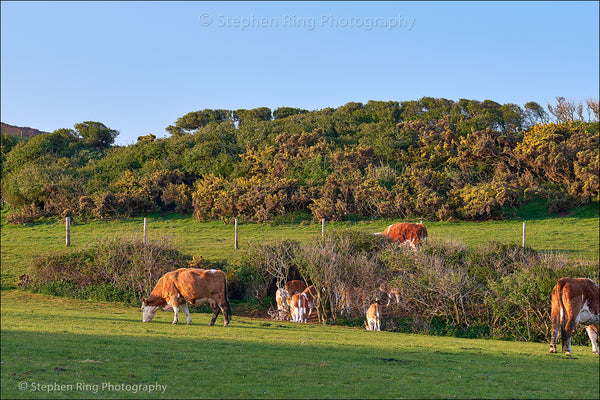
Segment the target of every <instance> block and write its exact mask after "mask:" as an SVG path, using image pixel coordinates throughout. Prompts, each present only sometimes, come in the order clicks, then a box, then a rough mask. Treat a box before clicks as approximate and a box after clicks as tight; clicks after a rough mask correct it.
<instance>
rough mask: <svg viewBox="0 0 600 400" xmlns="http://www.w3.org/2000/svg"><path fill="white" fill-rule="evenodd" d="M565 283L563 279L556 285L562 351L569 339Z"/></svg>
mask: <svg viewBox="0 0 600 400" xmlns="http://www.w3.org/2000/svg"><path fill="white" fill-rule="evenodd" d="M565 283H566V282H564V281H563V280H562V279H560V280H559V281H558V283H557V284H556V286H557V287H558V293H557V295H558V306H559V314H558V322H559V325H560V344H561V346H562V351H563V353H564V351H565V342H566V340H567V326H566V325H567V319H568V318H567V310H566V309H565V304H564V303H563V296H562V294H563V288H564V286H565Z"/></svg>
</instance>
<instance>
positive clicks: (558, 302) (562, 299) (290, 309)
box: [142, 223, 600, 354]
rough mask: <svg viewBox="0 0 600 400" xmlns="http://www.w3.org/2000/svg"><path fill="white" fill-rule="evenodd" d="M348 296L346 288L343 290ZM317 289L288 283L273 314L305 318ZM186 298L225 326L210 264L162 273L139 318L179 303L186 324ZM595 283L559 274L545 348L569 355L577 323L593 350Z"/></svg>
mask: <svg viewBox="0 0 600 400" xmlns="http://www.w3.org/2000/svg"><path fill="white" fill-rule="evenodd" d="M382 234H383V235H385V236H387V237H389V238H390V239H392V240H396V241H399V242H408V244H409V245H410V246H412V247H413V248H415V249H417V248H418V245H419V243H420V242H421V241H424V240H427V230H426V229H425V226H423V224H408V223H402V224H394V225H390V226H389V227H388V228H387V229H386V230H385V231H384V232H383V233H382ZM380 293H386V294H387V295H388V303H387V304H388V305H389V304H390V301H391V299H395V300H396V301H397V302H399V301H400V297H399V296H398V293H397V292H396V291H394V290H392V289H391V288H389V287H386V286H385V285H382V286H381V287H380ZM347 295H348V296H351V293H348V294H347ZM318 297H319V291H318V290H317V288H316V287H315V286H314V285H310V286H307V285H306V284H305V283H304V282H302V281H299V280H292V281H289V282H287V283H286V284H285V285H284V287H282V288H278V289H277V292H276V293H275V299H276V302H277V318H278V319H280V320H284V319H289V320H290V321H292V322H303V323H306V322H307V321H308V317H309V316H310V315H311V314H312V313H313V311H314V310H316V305H317V300H318ZM188 303H190V304H192V305H200V304H204V303H208V304H209V305H210V306H211V307H212V308H213V311H214V312H213V316H212V319H211V320H210V323H209V325H214V323H215V320H216V319H217V317H218V315H219V312H223V317H224V320H225V322H224V326H227V325H229V320H230V318H231V307H230V305H229V298H228V294H227V278H226V275H225V273H224V272H223V271H220V270H215V269H210V270H205V269H191V268H181V269H178V270H176V271H172V272H168V273H166V274H165V275H163V276H162V277H161V278H160V279H159V281H158V283H157V285H156V286H155V287H154V289H153V290H152V293H150V296H148V298H146V299H144V300H143V302H142V311H143V318H142V321H143V322H150V321H151V320H152V318H153V317H154V315H155V314H156V311H157V310H158V309H159V308H163V309H164V310H173V311H174V313H175V316H174V318H173V324H176V323H177V322H178V316H179V307H180V306H181V308H182V309H183V311H184V312H185V316H186V318H187V323H188V324H191V322H192V321H191V319H190V314H189V309H188V305H187V304H188ZM383 307H384V306H383V305H380V304H378V302H376V303H373V304H371V305H370V306H369V307H368V309H367V310H366V312H365V317H366V322H365V327H366V329H367V330H376V331H379V330H380V329H381V314H382V310H383ZM599 314H600V305H599V287H598V284H596V283H595V282H594V281H592V280H591V279H579V278H562V279H560V280H559V281H558V282H557V283H556V285H555V286H554V289H553V290H552V339H551V344H550V352H551V353H556V340H557V338H558V336H559V331H560V337H561V341H562V347H563V350H564V352H565V353H566V354H571V337H572V335H573V333H575V330H576V329H577V326H578V325H580V324H581V325H583V326H585V327H586V330H587V333H588V336H589V338H590V341H591V342H592V351H593V353H594V354H598V346H597V344H596V342H597V338H598V324H599V322H600V317H599Z"/></svg>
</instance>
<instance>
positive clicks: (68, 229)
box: [65, 217, 71, 247]
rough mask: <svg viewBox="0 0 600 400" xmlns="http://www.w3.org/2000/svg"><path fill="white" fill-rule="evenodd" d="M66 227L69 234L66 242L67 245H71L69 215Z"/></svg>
mask: <svg viewBox="0 0 600 400" xmlns="http://www.w3.org/2000/svg"><path fill="white" fill-rule="evenodd" d="M65 227H66V231H67V232H66V234H67V238H66V242H67V247H69V246H70V245H71V217H67V218H65Z"/></svg>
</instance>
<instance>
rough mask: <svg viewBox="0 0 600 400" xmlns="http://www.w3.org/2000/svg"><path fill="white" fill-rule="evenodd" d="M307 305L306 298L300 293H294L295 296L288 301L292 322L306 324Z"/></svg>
mask: <svg viewBox="0 0 600 400" xmlns="http://www.w3.org/2000/svg"><path fill="white" fill-rule="evenodd" d="M307 303H308V300H307V299H306V296H304V295H303V294H302V293H296V294H295V295H293V296H292V298H290V299H288V304H289V306H290V315H291V317H292V322H304V323H306V319H307V316H306V306H307Z"/></svg>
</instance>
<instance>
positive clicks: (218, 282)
mask: <svg viewBox="0 0 600 400" xmlns="http://www.w3.org/2000/svg"><path fill="white" fill-rule="evenodd" d="M201 299H208V302H209V303H210V305H212V306H215V305H219V306H225V308H226V309H227V310H229V308H230V307H229V299H228V298H227V277H226V275H225V272H223V271H220V270H214V269H211V270H206V269H192V268H180V269H178V270H175V271H172V272H167V273H166V274H164V275H163V276H162V277H161V278H160V279H159V280H158V283H157V284H156V286H155V287H154V289H153V290H152V293H150V296H148V298H147V299H146V300H144V303H145V305H147V306H157V307H164V306H165V305H167V303H169V302H170V301H171V300H176V304H178V305H180V304H183V303H184V302H186V301H187V302H189V303H191V304H195V303H196V301H197V300H201ZM230 312H231V311H228V313H230Z"/></svg>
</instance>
